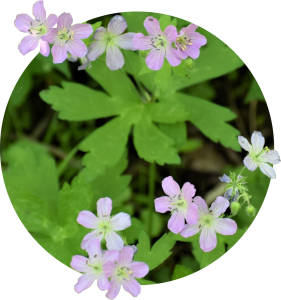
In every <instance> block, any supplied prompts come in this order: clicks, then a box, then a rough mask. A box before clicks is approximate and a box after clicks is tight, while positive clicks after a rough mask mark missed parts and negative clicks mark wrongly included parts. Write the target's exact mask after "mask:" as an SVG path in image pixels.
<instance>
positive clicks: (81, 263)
mask: <svg viewBox="0 0 281 300" xmlns="http://www.w3.org/2000/svg"><path fill="white" fill-rule="evenodd" d="M87 260H88V258H87V257H84V256H81V255H74V256H73V257H72V260H71V263H70V266H71V268H73V269H74V270H76V271H78V272H83V273H86V272H89V271H90V270H91V267H89V266H88V265H87Z"/></svg>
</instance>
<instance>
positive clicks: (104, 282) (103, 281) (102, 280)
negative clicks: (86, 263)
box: [98, 274, 110, 291]
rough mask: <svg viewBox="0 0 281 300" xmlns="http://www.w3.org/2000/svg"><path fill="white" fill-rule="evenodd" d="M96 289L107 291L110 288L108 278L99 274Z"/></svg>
mask: <svg viewBox="0 0 281 300" xmlns="http://www.w3.org/2000/svg"><path fill="white" fill-rule="evenodd" d="M98 287H99V289H100V290H101V291H105V290H108V289H109V288H110V283H109V281H108V278H107V277H105V275H104V274H101V275H100V276H99V278H98Z"/></svg>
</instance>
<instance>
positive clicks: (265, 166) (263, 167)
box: [259, 163, 276, 179]
mask: <svg viewBox="0 0 281 300" xmlns="http://www.w3.org/2000/svg"><path fill="white" fill-rule="evenodd" d="M259 167H260V169H261V171H262V172H263V174H265V175H266V176H268V177H269V178H273V179H275V178H276V173H275V171H274V170H273V168H272V167H271V166H270V165H268V164H266V163H259Z"/></svg>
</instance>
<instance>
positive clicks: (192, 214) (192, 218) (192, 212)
mask: <svg viewBox="0 0 281 300" xmlns="http://www.w3.org/2000/svg"><path fill="white" fill-rule="evenodd" d="M198 217H199V215H198V206H197V205H196V204H195V203H189V204H188V207H187V213H186V216H185V218H186V222H187V223H188V224H189V225H194V224H196V223H197V220H198Z"/></svg>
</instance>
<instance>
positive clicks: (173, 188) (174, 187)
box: [162, 176, 181, 198]
mask: <svg viewBox="0 0 281 300" xmlns="http://www.w3.org/2000/svg"><path fill="white" fill-rule="evenodd" d="M162 188H163V191H164V192H165V194H166V195H168V196H169V197H171V198H174V197H175V196H177V195H179V194H180V193H181V189H180V186H179V185H178V184H177V182H176V181H175V180H174V179H173V177H172V176H169V177H166V178H164V180H163V181H162Z"/></svg>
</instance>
